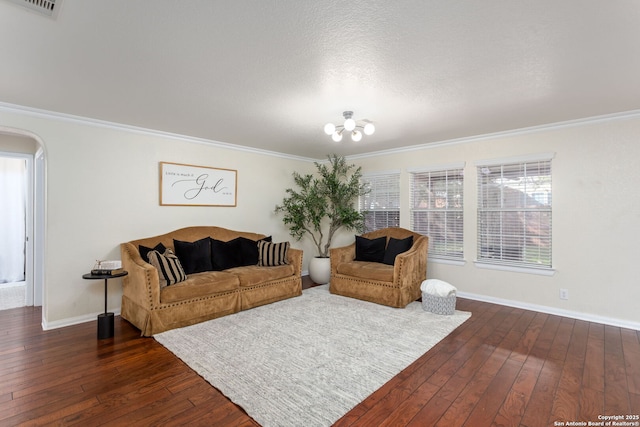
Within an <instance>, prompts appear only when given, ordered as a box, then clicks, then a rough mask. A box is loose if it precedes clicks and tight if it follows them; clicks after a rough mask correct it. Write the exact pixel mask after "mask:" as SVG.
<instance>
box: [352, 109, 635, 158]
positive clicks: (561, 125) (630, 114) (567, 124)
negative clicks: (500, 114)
mask: <svg viewBox="0 0 640 427" xmlns="http://www.w3.org/2000/svg"><path fill="white" fill-rule="evenodd" d="M638 117H640V110H631V111H624V112H620V113H613V114H604V115H601V116H592V117H585V118H582V119H574V120H567V121H564V122H556V123H549V124H544V125H538V126H530V127H525V128H520V129H512V130H507V131H500V132H493V133H485V134H482V135H474V136H467V137H463V138H455V139H448V140H444V141H435V142H426V143H424V144H418V145H408V146H405V147H399V148H391V149H388V150H380V151H372V152H370V153H364V154H354V155H352V156H347V157H348V159H349V160H356V159H364V158H367V157H378V156H388V155H390V154H399V153H407V152H411V151H418V150H424V149H429V148H439V147H446V146H449V145H458V144H467V143H470V142H478V141H483V140H487V139H496V138H507V137H512V136H518V135H528V134H532V133H537V132H546V131H550V130H558V129H565V128H571V127H577V126H583V125H589V124H594V123H602V122H612V121H616V120H624V119H635V118H638Z"/></svg>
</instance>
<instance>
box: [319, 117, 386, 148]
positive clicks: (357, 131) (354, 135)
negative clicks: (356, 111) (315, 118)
mask: <svg viewBox="0 0 640 427" xmlns="http://www.w3.org/2000/svg"><path fill="white" fill-rule="evenodd" d="M342 116H343V117H344V124H341V125H337V126H336V125H334V124H333V123H327V124H326V125H324V133H326V134H327V135H331V139H333V140H334V141H335V142H340V141H342V134H343V133H344V131H347V132H351V139H352V140H353V141H354V142H358V141H360V140H361V139H362V134H363V133H364V134H365V135H373V133H374V132H375V131H376V127H375V126H374V125H373V123H371V122H370V121H369V120H366V119H364V120H361V122H363V123H358V122H356V121H355V120H354V119H353V111H345V112H344V113H342Z"/></svg>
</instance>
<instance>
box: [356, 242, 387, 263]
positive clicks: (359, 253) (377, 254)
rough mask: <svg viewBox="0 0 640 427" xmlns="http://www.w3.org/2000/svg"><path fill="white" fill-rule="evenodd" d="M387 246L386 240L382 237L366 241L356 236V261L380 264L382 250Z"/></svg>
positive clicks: (382, 258) (382, 255)
mask: <svg viewBox="0 0 640 427" xmlns="http://www.w3.org/2000/svg"><path fill="white" fill-rule="evenodd" d="M386 246H387V238H386V237H384V236H382V237H378V238H377V239H367V238H366V237H362V236H356V258H355V260H356V261H371V262H382V261H383V260H384V250H385V247H386Z"/></svg>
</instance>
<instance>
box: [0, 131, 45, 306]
mask: <svg viewBox="0 0 640 427" xmlns="http://www.w3.org/2000/svg"><path fill="white" fill-rule="evenodd" d="M0 156H4V157H7V158H13V159H19V160H22V161H24V163H25V167H26V183H25V186H26V206H25V233H24V235H25V245H24V247H25V250H24V263H25V269H24V273H25V295H24V301H25V305H35V306H41V305H43V304H44V237H45V233H44V230H45V171H44V167H45V150H44V144H43V143H42V141H41V139H40V138H39V137H37V136H36V135H34V134H32V133H31V132H28V131H24V130H21V129H14V128H7V127H3V126H0Z"/></svg>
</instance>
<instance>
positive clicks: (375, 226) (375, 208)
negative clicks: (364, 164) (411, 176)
mask: <svg viewBox="0 0 640 427" xmlns="http://www.w3.org/2000/svg"><path fill="white" fill-rule="evenodd" d="M361 181H362V183H363V184H364V186H365V189H366V191H367V194H365V195H364V196H361V197H360V202H359V209H360V212H362V213H363V214H364V223H365V230H364V231H365V232H369V231H374V230H379V229H381V228H386V227H399V226H400V172H399V171H398V172H385V173H379V174H371V175H363V176H362V178H361Z"/></svg>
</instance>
